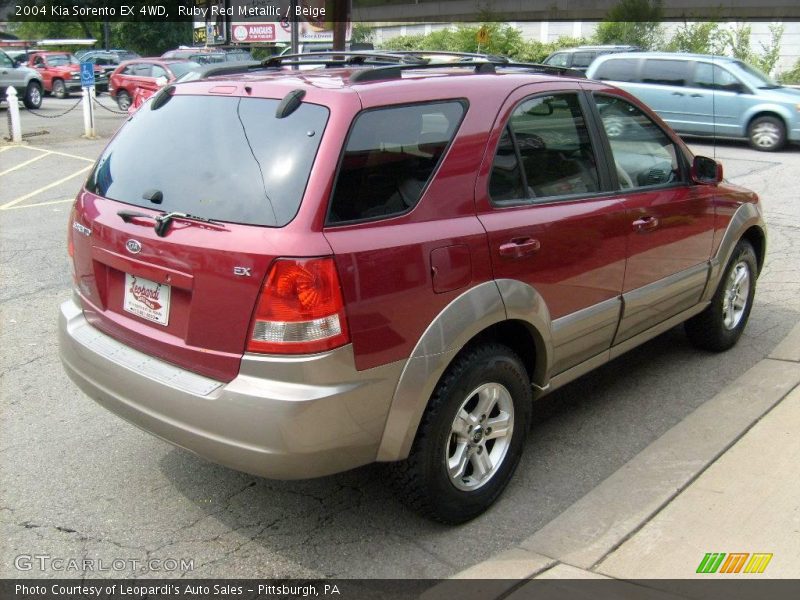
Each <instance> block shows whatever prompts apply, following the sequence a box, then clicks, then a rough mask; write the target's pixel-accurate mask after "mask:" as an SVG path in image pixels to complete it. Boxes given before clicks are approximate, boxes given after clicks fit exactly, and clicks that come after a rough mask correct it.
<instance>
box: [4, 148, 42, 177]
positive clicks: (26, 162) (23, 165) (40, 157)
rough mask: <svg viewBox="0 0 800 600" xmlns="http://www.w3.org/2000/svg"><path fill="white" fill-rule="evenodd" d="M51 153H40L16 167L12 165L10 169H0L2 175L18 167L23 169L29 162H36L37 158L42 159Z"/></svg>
mask: <svg viewBox="0 0 800 600" xmlns="http://www.w3.org/2000/svg"><path fill="white" fill-rule="evenodd" d="M49 155H50V153H49V152H48V153H47V154H40V155H39V156H34V157H33V158H32V159H30V160H26V161H25V162H24V163H20V164H18V165H17V166H16V167H11V168H10V169H6V170H5V171H0V177H2V176H3V175H5V174H6V173H11V171H16V170H17V169H21V168H22V167H26V166H28V165H29V164H31V163H34V162H36V161H37V160H42V159H43V158H46V157H47V156H49Z"/></svg>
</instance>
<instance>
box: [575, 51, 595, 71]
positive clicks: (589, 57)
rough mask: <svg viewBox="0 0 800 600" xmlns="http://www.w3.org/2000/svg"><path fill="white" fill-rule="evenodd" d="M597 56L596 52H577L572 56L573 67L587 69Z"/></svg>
mask: <svg viewBox="0 0 800 600" xmlns="http://www.w3.org/2000/svg"><path fill="white" fill-rule="evenodd" d="M596 56H597V53H595V52H576V53H575V54H573V55H572V66H573V67H578V68H580V69H585V68H586V67H588V66H589V65H590V64H592V61H593V60H594V59H595V57H596Z"/></svg>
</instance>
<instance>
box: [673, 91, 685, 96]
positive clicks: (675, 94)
mask: <svg viewBox="0 0 800 600" xmlns="http://www.w3.org/2000/svg"><path fill="white" fill-rule="evenodd" d="M672 95H673V96H683V92H672Z"/></svg>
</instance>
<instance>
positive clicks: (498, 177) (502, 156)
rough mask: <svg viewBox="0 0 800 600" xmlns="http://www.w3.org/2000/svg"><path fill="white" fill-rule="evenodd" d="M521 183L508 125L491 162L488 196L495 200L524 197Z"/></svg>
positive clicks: (517, 160)
mask: <svg viewBox="0 0 800 600" xmlns="http://www.w3.org/2000/svg"><path fill="white" fill-rule="evenodd" d="M524 189H525V188H524V187H523V183H522V169H520V168H519V158H518V157H517V151H516V149H515V148H514V142H513V139H512V137H511V132H510V130H509V128H508V127H505V128H504V129H503V134H502V135H501V136H500V143H499V144H498V146H497V154H496V155H495V157H494V161H493V162H492V175H491V178H490V179H489V196H491V198H492V200H494V201H496V202H502V201H503V200H517V199H519V198H525V197H526V196H525V192H524V191H523V190H524Z"/></svg>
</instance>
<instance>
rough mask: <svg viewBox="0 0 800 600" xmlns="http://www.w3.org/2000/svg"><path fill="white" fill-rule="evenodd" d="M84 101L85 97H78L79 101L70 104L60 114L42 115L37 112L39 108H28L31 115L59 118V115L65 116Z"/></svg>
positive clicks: (41, 117) (42, 117)
mask: <svg viewBox="0 0 800 600" xmlns="http://www.w3.org/2000/svg"><path fill="white" fill-rule="evenodd" d="M82 101H83V98H78V101H77V102H76V103H75V104H73V105H72V106H70V107H69V108H68V109H67V110H65V111H64V112H62V113H59V114H57V115H40V114H38V113H37V112H36V111H37V110H39V109H31V108H29V109H28V114H31V115H33V116H35V117H39V118H40V119H57V118H58V117H63V116H64V115H66V114H68V113H71V112H72V111H73V110H75V109H76V108H78V105H79V104H80V103H81V102H82Z"/></svg>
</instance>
